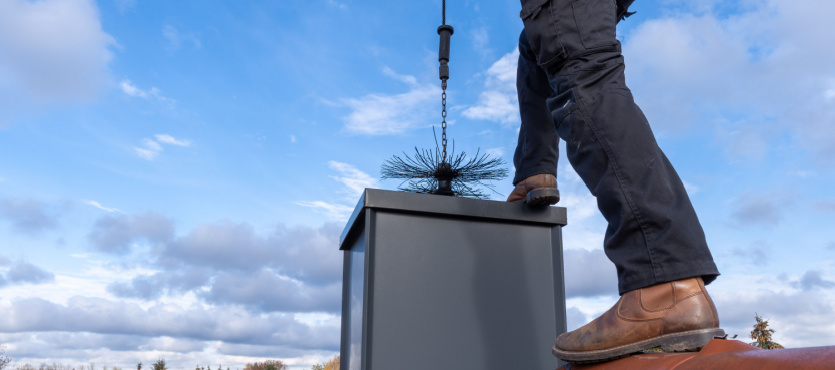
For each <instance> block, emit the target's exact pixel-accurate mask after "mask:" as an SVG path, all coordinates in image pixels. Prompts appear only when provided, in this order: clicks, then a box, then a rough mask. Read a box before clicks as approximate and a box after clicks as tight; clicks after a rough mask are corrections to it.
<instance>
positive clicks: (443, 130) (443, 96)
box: [441, 0, 446, 163]
mask: <svg viewBox="0 0 835 370" xmlns="http://www.w3.org/2000/svg"><path fill="white" fill-rule="evenodd" d="M441 25H446V0H441ZM441 89H442V90H443V92H442V93H441V106H442V107H443V108H442V109H441V118H442V121H441V145H443V153H442V156H441V163H443V162H446V80H441Z"/></svg>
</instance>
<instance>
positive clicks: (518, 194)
mask: <svg viewBox="0 0 835 370" xmlns="http://www.w3.org/2000/svg"><path fill="white" fill-rule="evenodd" d="M507 201H508V202H519V201H522V202H525V203H527V204H528V205H530V206H545V205H551V204H557V202H559V201H560V191H559V190H557V177H556V176H554V175H552V174H549V173H540V174H538V175H533V176H531V177H528V178H526V179H524V180H522V181H519V182H517V183H516V187H515V188H514V189H513V192H512V193H510V196H508V197H507Z"/></svg>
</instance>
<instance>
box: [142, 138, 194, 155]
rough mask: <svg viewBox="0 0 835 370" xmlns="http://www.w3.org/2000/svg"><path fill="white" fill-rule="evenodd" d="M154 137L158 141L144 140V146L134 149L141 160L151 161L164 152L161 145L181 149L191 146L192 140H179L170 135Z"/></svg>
mask: <svg viewBox="0 0 835 370" xmlns="http://www.w3.org/2000/svg"><path fill="white" fill-rule="evenodd" d="M154 137H155V138H156V139H157V140H156V141H154V140H151V139H142V146H141V147H134V148H133V150H134V152H135V153H136V155H138V156H139V157H140V158H143V159H147V160H149V161H151V160H154V159H155V158H156V157H157V156H158V155H159V154H160V153H161V152H162V151H163V147H162V145H160V144H161V143H162V144H167V145H175V146H180V147H189V146H191V140H188V139H177V138H174V137H173V136H171V135H168V134H157V135H154Z"/></svg>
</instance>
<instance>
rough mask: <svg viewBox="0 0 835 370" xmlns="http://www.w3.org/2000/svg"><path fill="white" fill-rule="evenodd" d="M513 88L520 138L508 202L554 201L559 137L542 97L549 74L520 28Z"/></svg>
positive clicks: (547, 88)
mask: <svg viewBox="0 0 835 370" xmlns="http://www.w3.org/2000/svg"><path fill="white" fill-rule="evenodd" d="M516 92H517V96H518V98H519V113H520V117H521V121H522V122H521V125H520V127H519V142H518V144H517V145H516V152H515V153H514V155H513V164H514V166H515V167H516V175H515V176H514V178H513V185H514V186H515V188H514V189H513V192H512V193H511V194H510V196H508V198H507V201H508V202H515V201H525V202H526V203H528V204H530V205H545V204H555V203H557V202H558V201H559V191H557V189H556V188H557V179H556V174H557V156H558V152H557V150H558V144H559V138H558V137H557V130H556V128H555V127H554V120H553V119H552V118H551V111H550V110H549V109H548V106H547V105H546V103H545V100H546V99H547V98H548V97H549V96H551V95H553V93H554V91H553V90H551V84H550V83H549V82H548V75H547V74H546V73H545V71H544V70H542V68H541V67H540V66H539V64H537V62H536V56H535V55H534V54H533V53H532V52H531V50H530V45H529V44H528V39H527V36H526V35H525V31H524V30H523V31H522V33H521V35H520V36H519V63H518V65H517V68H516Z"/></svg>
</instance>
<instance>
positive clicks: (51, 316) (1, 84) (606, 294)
mask: <svg viewBox="0 0 835 370" xmlns="http://www.w3.org/2000/svg"><path fill="white" fill-rule="evenodd" d="M519 10H520V5H519V3H518V2H515V1H507V2H489V3H486V2H474V1H450V2H449V4H448V9H447V23H449V24H451V25H453V26H454V27H455V34H454V35H453V37H452V55H451V62H450V66H451V79H450V82H449V84H450V87H449V91H448V92H449V109H450V114H449V121H450V126H449V134H450V137H451V138H452V139H454V140H455V145H456V149H457V150H464V151H466V152H468V153H474V152H475V151H476V149H478V148H480V149H481V150H483V151H487V152H489V153H491V154H493V155H497V156H502V157H503V158H505V160H506V161H507V162H508V163H512V154H513V150H514V146H515V143H516V132H517V129H518V125H519V118H518V110H517V108H516V105H515V104H516V100H515V99H516V98H515V87H514V78H515V68H516V57H517V54H515V53H516V52H515V48H516V40H517V38H518V35H519V32H520V31H521V29H522V23H521V21H520V20H519V18H518V13H519ZM633 10H637V11H638V13H637V14H636V15H635V16H633V17H632V18H629V19H628V20H627V21H626V22H623V23H622V24H621V25H620V26H619V29H618V37H619V38H620V39H621V42H622V43H623V51H624V55H625V56H626V65H627V82H628V84H629V85H630V87H631V88H632V89H633V92H634V95H635V98H636V100H637V102H638V104H639V105H640V106H641V108H642V109H643V110H644V111H645V113H646V114H647V116H648V118H649V120H650V123H651V125H652V126H653V130H654V131H655V133H656V136H657V137H658V140H659V144H660V145H661V147H662V148H663V149H664V150H665V152H666V154H667V155H668V157H670V159H671V161H672V162H673V164H674V165H675V166H676V168H677V170H678V171H679V173H680V175H681V177H682V179H683V180H684V181H685V183H686V186H687V188H688V190H689V193H690V197H691V199H692V201H693V203H694V205H695V207H696V210H697V212H698V214H699V217H700V219H701V221H702V223H703V227H704V229H705V231H706V233H707V237H708V242H709V244H710V246H711V250H712V252H713V254H714V257H715V259H716V262H717V264H718V265H719V268H720V271H721V272H722V273H723V275H722V276H721V277H720V278H719V279H718V280H717V281H716V282H715V283H714V284H712V285H711V286H710V292H711V294H712V295H713V296H714V299H715V300H716V303H717V306H718V308H719V313H720V319H721V321H722V326H723V327H724V328H725V329H726V331H728V332H729V333H732V334H739V335H740V337H742V339H743V340H747V339H746V338H745V337H747V334H748V332H749V331H750V329H751V325H753V323H754V320H753V317H754V314H755V312H756V313H759V314H760V315H761V316H764V317H765V318H767V319H769V320H770V323H771V324H772V326H773V327H774V328H775V329H776V330H777V332H776V333H775V340H776V341H778V342H780V343H782V344H784V345H786V346H788V347H797V346H817V345H832V344H835V334H833V333H835V330H833V329H835V324H833V322H835V320H834V319H835V314H833V313H832V312H835V303H833V302H835V270H833V265H834V264H835V233H833V231H832V226H831V225H832V224H833V221H835V196H833V195H832V192H831V189H832V188H833V185H835V165H833V161H832V158H834V157H835V64H833V63H832V62H831V61H832V60H834V59H835V51H833V50H835V48H832V47H831V45H832V40H831V35H832V34H835V24H833V23H832V22H831V19H830V17H831V14H835V3H832V2H828V1H823V0H818V1H811V0H800V1H793V2H785V1H778V0H766V1H751V0H738V1H718V0H711V1H700V2H698V4H693V2H690V1H684V0H657V1H650V0H638V1H637V2H636V3H635V4H634V6H633ZM439 24H440V1H428V2H384V1H375V2H359V1H348V0H344V1H336V0H314V1H278V2H271V3H266V2H248V1H236V2H221V1H199V2H198V1H181V2H163V1H136V0H134V1H130V0H115V1H100V2H94V1H90V0H61V1H59V0H43V1H34V2H33V1H27V0H0V343H2V344H5V345H6V351H7V355H9V356H10V357H12V358H13V359H15V360H16V361H19V362H20V363H21V364H22V363H24V362H29V363H33V364H35V363H40V362H53V361H56V362H63V363H72V364H80V363H89V362H90V361H93V362H95V363H96V364H98V365H103V364H106V365H108V366H119V367H132V366H134V365H135V364H136V362H139V361H142V362H143V363H146V364H148V363H151V362H153V361H155V360H156V359H158V358H160V357H164V358H165V359H166V360H167V361H168V362H169V363H170V364H172V365H173V366H174V367H175V368H191V367H192V366H194V365H196V364H201V365H204V366H205V365H209V364H212V365H213V366H217V364H223V366H230V367H232V368H235V367H242V365H243V364H245V363H247V362H252V361H256V360H263V359H265V358H277V359H281V360H283V361H285V362H286V363H288V364H291V365H292V366H293V368H294V369H307V368H310V366H311V365H313V364H314V363H317V362H322V361H324V360H325V359H327V358H329V357H331V356H333V355H334V354H336V352H337V351H338V348H339V311H338V310H339V300H340V298H341V297H340V296H339V294H340V288H341V281H340V280H341V276H342V275H341V259H342V256H341V252H339V251H338V246H337V239H338V235H339V233H340V232H341V230H342V227H343V226H344V223H345V222H346V219H347V214H348V213H349V212H350V210H351V209H353V207H354V205H355V204H356V201H357V199H358V194H359V193H360V192H361V190H362V189H363V188H365V187H375V188H383V189H395V188H396V187H397V182H393V181H381V180H379V166H380V165H381V164H382V162H383V161H384V160H385V159H387V158H389V157H390V156H391V155H393V154H398V153H400V152H401V151H404V150H405V151H410V150H412V148H413V147H414V146H420V147H430V146H431V145H434V142H433V139H432V130H431V127H432V126H433V125H438V124H439V123H440V112H439V108H440V107H439V103H440V102H439V100H440V88H439V81H438V80H437V43H438V36H437V34H436V33H435V29H436V28H437V26H438V25H439ZM508 166H509V167H510V166H512V165H508ZM510 170H511V171H512V168H510ZM509 181H510V180H509V179H508V180H507V181H505V182H503V183H497V184H496V189H497V190H498V192H500V193H501V194H504V195H506V194H507V193H509V192H510V190H511V184H510V183H509ZM559 182H560V188H561V192H562V195H563V200H562V201H561V204H560V205H561V206H565V207H567V208H568V217H569V226H568V227H566V228H565V230H564V238H565V240H564V244H565V248H566V251H565V259H566V263H567V274H568V276H570V278H569V279H568V280H567V281H566V285H567V289H568V294H569V300H568V306H569V309H568V317H569V327H570V328H574V327H577V326H579V325H582V324H583V323H585V322H587V321H589V320H591V319H592V318H594V317H595V316H597V315H599V314H600V313H602V312H603V311H605V310H606V309H607V308H608V307H609V306H610V305H611V304H612V303H613V302H614V301H615V300H616V299H617V289H616V281H615V270H614V267H613V265H612V264H611V263H610V262H608V260H606V258H605V256H604V255H603V253H602V249H601V248H602V247H601V244H602V237H603V232H604V228H605V224H604V223H603V220H602V218H601V217H600V216H599V215H598V214H597V211H596V205H595V202H594V199H593V198H592V197H591V196H590V195H589V194H588V191H587V190H586V189H585V186H584V185H583V184H582V183H581V182H580V180H579V178H578V177H577V175H576V174H575V173H574V172H573V171H572V170H571V169H570V167H568V166H566V161H562V162H561V163H560V166H559ZM494 199H497V200H501V199H503V197H502V195H498V194H496V195H494Z"/></svg>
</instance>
